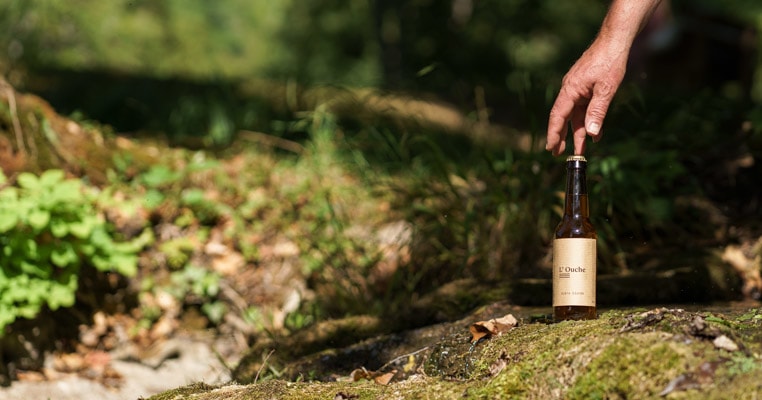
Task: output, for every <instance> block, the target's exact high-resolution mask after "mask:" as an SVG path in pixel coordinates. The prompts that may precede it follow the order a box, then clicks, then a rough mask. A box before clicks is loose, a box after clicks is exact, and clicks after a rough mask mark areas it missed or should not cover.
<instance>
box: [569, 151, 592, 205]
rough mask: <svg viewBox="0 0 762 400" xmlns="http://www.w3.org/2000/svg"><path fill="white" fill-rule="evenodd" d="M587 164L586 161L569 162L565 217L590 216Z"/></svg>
mask: <svg viewBox="0 0 762 400" xmlns="http://www.w3.org/2000/svg"><path fill="white" fill-rule="evenodd" d="M586 166H587V165H586V163H585V162H579V161H569V162H567V165H566V202H565V205H564V217H571V218H575V219H580V218H590V208H589V206H588V201H587V176H586V174H585V168H586Z"/></svg>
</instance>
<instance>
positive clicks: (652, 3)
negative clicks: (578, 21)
mask: <svg viewBox="0 0 762 400" xmlns="http://www.w3.org/2000/svg"><path fill="white" fill-rule="evenodd" d="M660 2H661V0H613V1H612V2H611V6H610V7H609V11H608V13H607V14H606V18H605V19H604V20H603V24H602V25H601V31H600V33H599V34H598V37H597V38H596V41H597V42H601V41H602V42H605V43H607V44H610V45H611V46H614V47H616V48H618V49H620V50H622V51H629V49H630V47H631V46H632V42H633V41H634V40H635V37H636V36H637V35H638V33H639V32H640V31H641V30H642V29H643V28H644V27H645V25H646V23H648V20H649V18H650V17H651V14H653V12H654V10H656V7H657V6H658V5H659V3H660Z"/></svg>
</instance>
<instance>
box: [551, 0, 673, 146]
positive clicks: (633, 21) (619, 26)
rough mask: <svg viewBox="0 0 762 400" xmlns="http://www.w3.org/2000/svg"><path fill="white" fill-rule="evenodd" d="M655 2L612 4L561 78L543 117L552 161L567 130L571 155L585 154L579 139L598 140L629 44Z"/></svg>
mask: <svg viewBox="0 0 762 400" xmlns="http://www.w3.org/2000/svg"><path fill="white" fill-rule="evenodd" d="M660 2H661V0H614V1H613V2H612V3H611V6H610V8H609V11H608V13H607V14H606V18H604V20H603V23H602V25H601V30H600V32H599V33H598V36H597V37H596V38H595V40H594V41H593V43H592V44H591V45H590V47H589V48H588V49H587V50H586V51H585V52H584V53H583V54H582V56H581V57H580V58H579V60H577V62H576V63H575V64H574V65H573V66H572V67H571V69H570V70H569V72H568V73H567V74H566V75H565V76H564V79H563V81H562V85H561V90H560V91H559V93H558V97H556V101H555V103H554V104H553V107H552V108H551V109H550V117H549V118H548V137H547V144H546V146H545V149H546V150H548V151H550V152H551V153H553V155H555V156H557V155H560V154H562V153H563V152H564V150H565V149H566V137H567V135H568V131H569V129H568V126H569V124H571V132H572V136H573V140H574V154H575V155H583V154H584V153H585V138H586V137H587V135H590V136H591V137H592V139H593V142H598V141H599V140H601V135H602V131H601V127H602V126H603V120H604V118H605V117H606V112H607V111H608V108H609V105H610V104H611V100H612V99H613V98H614V95H615V94H616V91H617V89H619V85H620V84H621V83H622V79H623V78H624V74H625V71H626V68H627V58H628V56H629V52H630V48H631V47H632V42H633V41H634V40H635V36H637V34H638V33H639V32H640V30H641V29H643V27H644V26H645V24H646V22H648V19H649V17H650V16H651V14H653V12H654V10H655V9H656V7H657V6H658V5H659V3H660Z"/></svg>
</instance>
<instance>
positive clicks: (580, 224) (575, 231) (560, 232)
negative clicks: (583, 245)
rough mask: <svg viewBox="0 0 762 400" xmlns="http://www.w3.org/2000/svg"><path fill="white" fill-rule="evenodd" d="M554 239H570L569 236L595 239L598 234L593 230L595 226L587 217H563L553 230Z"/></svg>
mask: <svg viewBox="0 0 762 400" xmlns="http://www.w3.org/2000/svg"><path fill="white" fill-rule="evenodd" d="M555 238H556V239H571V238H584V239H597V238H598V235H597V233H596V232H595V227H593V224H592V223H591V222H590V219H589V218H571V217H568V218H564V219H563V220H561V222H560V223H559V224H558V226H557V227H556V230H555Z"/></svg>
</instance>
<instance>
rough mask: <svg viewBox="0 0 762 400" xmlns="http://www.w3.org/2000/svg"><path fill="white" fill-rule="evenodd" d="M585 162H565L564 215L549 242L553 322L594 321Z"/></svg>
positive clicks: (592, 237)
mask: <svg viewBox="0 0 762 400" xmlns="http://www.w3.org/2000/svg"><path fill="white" fill-rule="evenodd" d="M586 167H587V160H586V159H585V157H583V156H569V157H568V158H567V159H566V172H567V177H566V200H565V204H564V216H563V219H562V220H561V223H559V224H558V227H557V228H556V232H555V238H554V240H553V319H554V320H555V321H564V320H569V319H574V320H579V319H595V318H596V317H597V314H596V309H595V277H596V239H597V235H596V234H595V228H593V224H592V223H590V209H589V207H588V198H587V177H586V175H585V169H586Z"/></svg>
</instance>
